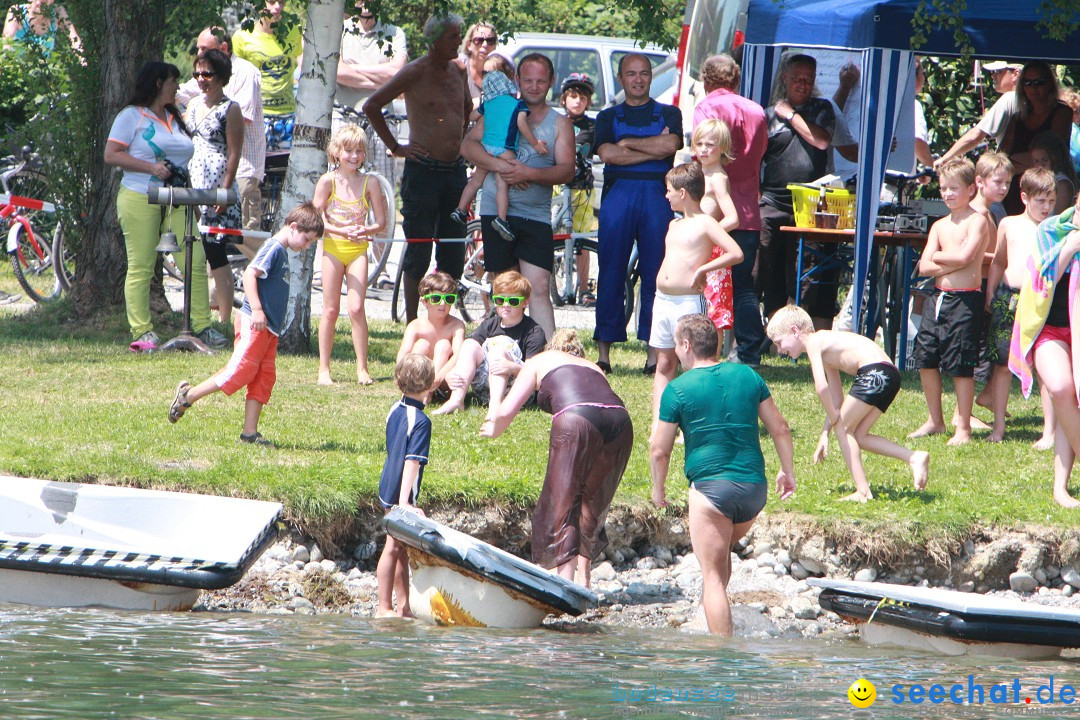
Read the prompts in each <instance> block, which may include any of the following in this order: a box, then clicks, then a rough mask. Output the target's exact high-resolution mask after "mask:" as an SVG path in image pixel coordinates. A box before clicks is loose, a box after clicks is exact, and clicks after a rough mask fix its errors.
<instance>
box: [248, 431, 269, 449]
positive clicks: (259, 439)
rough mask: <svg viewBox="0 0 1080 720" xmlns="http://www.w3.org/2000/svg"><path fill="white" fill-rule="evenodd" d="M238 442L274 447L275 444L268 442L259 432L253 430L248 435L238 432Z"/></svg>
mask: <svg viewBox="0 0 1080 720" xmlns="http://www.w3.org/2000/svg"><path fill="white" fill-rule="evenodd" d="M240 442H243V443H247V444H249V445H258V446H260V447H268V448H276V447H277V445H275V444H274V443H272V442H270V441H269V440H267V439H266V438H264V437H263V434H262V433H261V432H253V433H251V434H250V435H245V434H244V433H240Z"/></svg>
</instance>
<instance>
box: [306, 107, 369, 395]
mask: <svg viewBox="0 0 1080 720" xmlns="http://www.w3.org/2000/svg"><path fill="white" fill-rule="evenodd" d="M365 155H366V146H365V143H364V131H363V130H361V129H360V128H359V127H358V126H356V125H345V126H343V127H342V128H340V129H339V130H338V131H337V132H336V133H334V136H333V137H332V138H331V139H330V144H329V146H327V148H326V156H327V158H329V160H330V164H331V165H336V166H337V167H336V168H335V169H333V170H331V171H330V172H328V173H326V174H325V175H323V176H322V177H321V178H319V182H318V184H316V185H315V197H314V198H313V199H312V202H313V203H314V204H315V207H316V208H318V210H319V211H320V212H321V213H322V215H323V222H324V223H325V225H326V235H325V236H324V237H323V259H322V284H323V311H322V316H321V317H320V318H319V384H320V385H332V384H333V380H331V379H330V351H331V350H332V349H333V347H334V329H335V326H336V325H337V319H338V314H339V313H340V311H341V283H342V281H344V282H345V283H346V287H347V289H348V295H347V298H346V299H347V302H348V310H349V323H350V324H351V325H352V340H353V349H354V350H355V351H356V380H357V382H359V383H360V384H361V385H370V384H371V382H372V380H371V375H370V374H369V373H368V368H367V347H368V326H367V315H366V314H365V312H364V299H365V296H366V294H367V275H368V259H367V248H368V242H369V241H370V240H371V237H372V236H373V235H377V234H378V233H379V232H381V231H382V230H383V229H384V228H385V227H386V201H385V200H383V194H382V188H381V186H380V185H379V183H378V182H376V181H375V180H373V179H372V178H371V177H370V176H369V175H367V173H364V172H361V170H360V168H361V166H363V164H364V156H365ZM369 221H370V222H369Z"/></svg>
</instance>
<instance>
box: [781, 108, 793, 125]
mask: <svg viewBox="0 0 1080 720" xmlns="http://www.w3.org/2000/svg"><path fill="white" fill-rule="evenodd" d="M794 119H795V111H794V110H792V111H791V114H790V115H788V116H787V117H786V118H784V122H786V123H789V122H791V121H792V120H794Z"/></svg>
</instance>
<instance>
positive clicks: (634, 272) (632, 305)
mask: <svg viewBox="0 0 1080 720" xmlns="http://www.w3.org/2000/svg"><path fill="white" fill-rule="evenodd" d="M640 279H641V271H640V270H638V258H637V254H636V253H635V254H634V256H633V257H632V258H631V260H630V267H629V268H627V272H626V301H625V302H626V305H625V313H624V319H625V320H626V324H627V325H629V324H630V321H631V320H633V319H634V311H635V310H637V309H638V308H639V306H640V305H641V302H640V300H641V299H640V298H639V297H638V285H639V283H638V280H640Z"/></svg>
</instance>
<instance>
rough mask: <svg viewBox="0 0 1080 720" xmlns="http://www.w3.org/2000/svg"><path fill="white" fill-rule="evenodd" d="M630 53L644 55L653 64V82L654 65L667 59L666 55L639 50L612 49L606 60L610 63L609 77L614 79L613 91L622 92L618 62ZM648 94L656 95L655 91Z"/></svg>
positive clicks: (654, 77)
mask: <svg viewBox="0 0 1080 720" xmlns="http://www.w3.org/2000/svg"><path fill="white" fill-rule="evenodd" d="M630 54H637V55H644V56H645V57H647V58H649V61H650V62H651V63H652V66H653V73H654V75H653V82H655V81H656V76H655V73H656V66H657V65H659V64H661V63H662V62H664V61H665V60H667V57H668V56H667V55H659V54H655V53H646V52H641V51H640V50H614V51H612V53H611V55H610V56H609V57H608V61H609V62H610V63H611V77H613V78H614V79H615V92H616V93H620V92H622V84H621V83H620V82H619V63H620V62H622V59H623V58H624V57H626V56H627V55H630ZM650 95H652V96H653V97H656V93H654V92H650Z"/></svg>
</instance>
